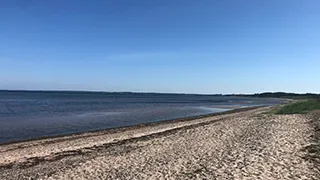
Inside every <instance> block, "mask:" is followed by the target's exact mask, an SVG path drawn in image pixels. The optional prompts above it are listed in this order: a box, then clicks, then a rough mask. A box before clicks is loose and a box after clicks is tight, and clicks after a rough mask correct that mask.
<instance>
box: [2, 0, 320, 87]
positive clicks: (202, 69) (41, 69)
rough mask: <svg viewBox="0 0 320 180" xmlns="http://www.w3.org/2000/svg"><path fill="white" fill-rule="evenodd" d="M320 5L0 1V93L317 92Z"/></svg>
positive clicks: (294, 1)
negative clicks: (25, 90)
mask: <svg viewBox="0 0 320 180" xmlns="http://www.w3.org/2000/svg"><path fill="white" fill-rule="evenodd" d="M319 9H320V1H319V0H264V1H260V0H196V1H195V0H105V1H104V0H90V1H89V0H1V1H0V89H43V90H48V89H50V90H98V91H101V90H103V91H144V92H146V91H152V92H184V93H253V92H262V91H290V92H317V93H319V92H320V10H319Z"/></svg>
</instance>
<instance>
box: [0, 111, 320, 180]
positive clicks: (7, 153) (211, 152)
mask: <svg viewBox="0 0 320 180" xmlns="http://www.w3.org/2000/svg"><path fill="white" fill-rule="evenodd" d="M271 108H272V107H260V108H252V109H247V110H243V111H234V112H231V113H223V114H219V115H215V116H208V117H202V118H197V119H188V120H179V121H171V122H163V123H155V124H150V125H144V126H136V127H128V128H122V129H114V130H107V131H100V132H90V133H83V134H78V135H71V136H64V137H55V138H48V139H40V140H33V141H26V142H19V143H12V144H5V145H1V146H0V179H2V180H6V179H317V173H318V170H317V169H316V168H315V167H314V166H313V164H312V163H311V162H309V161H307V160H306V159H305V158H304V157H305V156H306V152H305V151H303V149H304V147H306V146H307V145H309V144H310V142H311V140H310V136H311V135H312V131H313V130H312V127H311V126H310V124H309V123H308V122H309V121H310V120H309V119H308V118H307V116H304V115H274V114H271V113H267V112H269V111H270V109H271Z"/></svg>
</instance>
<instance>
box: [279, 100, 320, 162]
mask: <svg viewBox="0 0 320 180" xmlns="http://www.w3.org/2000/svg"><path fill="white" fill-rule="evenodd" d="M275 114H280V115H281V114H305V115H306V116H308V117H309V118H310V119H311V121H310V124H311V126H312V127H313V129H314V132H313V135H312V139H313V143H312V144H311V145H309V146H307V147H306V148H305V150H306V151H307V152H308V156H307V157H306V158H307V159H308V160H310V161H312V162H313V163H314V165H315V166H316V167H318V166H320V99H318V98H317V99H308V100H302V101H298V102H295V103H291V104H287V105H284V106H282V107H280V108H279V109H277V110H275Z"/></svg>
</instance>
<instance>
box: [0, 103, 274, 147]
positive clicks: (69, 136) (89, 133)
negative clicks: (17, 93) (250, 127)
mask: <svg viewBox="0 0 320 180" xmlns="http://www.w3.org/2000/svg"><path fill="white" fill-rule="evenodd" d="M226 107H229V108H230V107H231V106H225V107H224V108H225V109H228V108H226ZM261 107H272V106H252V107H244V108H241V107H240V108H235V109H229V110H226V111H224V112H216V113H210V114H204V115H197V116H189V117H184V118H174V119H168V120H159V121H157V122H149V123H142V124H137V125H130V126H122V127H116V128H107V129H101V130H93V131H84V132H77V133H68V134H59V135H53V136H43V137H38V138H30V139H24V140H13V141H8V142H4V143H1V142H0V147H1V146H5V145H11V144H20V143H25V142H32V141H50V142H52V141H54V140H56V141H59V140H67V139H68V140H71V139H76V138H80V137H90V136H95V135H98V134H101V133H102V134H109V133H115V132H122V131H126V130H132V129H137V128H141V127H147V126H156V125H159V124H171V123H177V122H185V121H192V120H197V119H202V118H208V117H213V116H219V115H224V114H230V113H236V112H242V111H247V110H252V109H257V108H261ZM214 108H215V107H214Z"/></svg>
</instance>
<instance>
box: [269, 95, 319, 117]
mask: <svg viewBox="0 0 320 180" xmlns="http://www.w3.org/2000/svg"><path fill="white" fill-rule="evenodd" d="M314 110H320V99H309V100H303V101H298V102H295V103H291V104H287V105H284V106H282V107H281V108H279V109H278V110H277V111H276V112H275V113H276V114H307V113H310V112H312V111H314Z"/></svg>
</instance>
